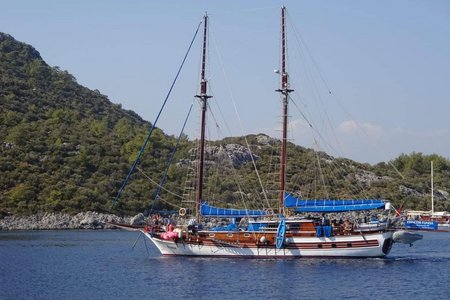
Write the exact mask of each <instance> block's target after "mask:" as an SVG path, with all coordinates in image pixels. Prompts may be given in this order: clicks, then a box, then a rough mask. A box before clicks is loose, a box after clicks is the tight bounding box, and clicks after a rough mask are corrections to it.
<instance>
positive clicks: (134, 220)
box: [0, 211, 144, 231]
mask: <svg viewBox="0 0 450 300" xmlns="http://www.w3.org/2000/svg"><path fill="white" fill-rule="evenodd" d="M143 219H144V216H143V215H142V214H139V215H137V216H134V217H119V216H116V215H113V214H103V213H97V212H92V211H88V212H82V213H78V214H76V215H69V214H64V213H39V214H35V215H30V216H14V215H13V216H6V217H4V218H2V219H0V230H2V231H8V230H64V229H66V230H67V229H114V228H115V227H114V226H112V225H110V224H108V222H112V223H118V224H130V225H136V224H139V223H142V220H143Z"/></svg>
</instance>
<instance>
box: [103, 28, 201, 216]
mask: <svg viewBox="0 0 450 300" xmlns="http://www.w3.org/2000/svg"><path fill="white" fill-rule="evenodd" d="M202 23H203V21H201V22H200V23H199V24H198V26H197V30H196V31H195V34H194V37H193V38H192V40H191V43H190V44H189V47H188V50H187V51H186V54H185V55H184V58H183V61H182V63H181V65H180V67H179V68H178V71H177V74H176V76H175V79H174V80H173V82H172V85H171V86H170V89H169V91H168V92H167V95H166V98H165V99H164V102H163V105H162V106H161V109H160V110H159V113H158V115H157V116H156V119H155V122H153V125H151V126H150V127H149V130H148V133H147V136H146V138H145V140H144V143H143V144H142V146H141V149H140V150H139V153H138V155H137V157H136V159H135V160H134V162H133V164H132V165H131V168H130V171H129V172H128V174H127V176H126V177H125V180H124V181H123V183H122V186H121V187H120V189H119V191H118V192H117V195H116V197H115V198H114V200H113V205H112V206H113V207H114V206H115V205H116V203H117V201H118V200H119V198H120V195H121V194H122V192H123V190H124V189H125V186H126V185H127V183H128V180H129V179H130V177H131V174H132V173H133V172H134V169H135V168H136V165H137V164H138V162H139V160H140V158H141V157H142V154H143V153H144V150H145V147H146V146H147V143H148V141H149V139H150V136H151V135H152V133H153V130H154V129H155V128H156V123H157V122H158V120H159V117H160V116H161V113H162V111H163V110H164V107H165V106H166V103H167V100H168V99H169V96H170V94H171V93H172V89H173V87H174V86H175V83H176V82H177V79H178V76H179V75H180V73H181V70H182V68H183V66H184V63H185V62H186V59H187V57H188V55H189V52H190V51H191V48H192V45H193V44H194V41H195V38H196V37H197V33H198V31H199V29H200V26H201V24H202Z"/></svg>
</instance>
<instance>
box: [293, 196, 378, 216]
mask: <svg viewBox="0 0 450 300" xmlns="http://www.w3.org/2000/svg"><path fill="white" fill-rule="evenodd" d="M384 205H385V202H384V201H383V200H378V199H356V200H328V199H327V200H309V199H298V198H296V197H294V196H292V195H290V194H288V193H285V194H284V206H285V207H286V208H295V211H296V212H343V211H357V210H371V209H380V208H384Z"/></svg>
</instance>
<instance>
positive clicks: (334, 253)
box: [141, 6, 418, 259]
mask: <svg viewBox="0 0 450 300" xmlns="http://www.w3.org/2000/svg"><path fill="white" fill-rule="evenodd" d="M285 20H286V8H285V7H284V6H283V7H282V8H281V67H280V70H279V71H277V72H276V73H278V74H279V75H280V77H281V78H280V83H281V86H280V88H279V89H277V90H276V91H277V92H278V93H279V94H280V95H281V101H282V107H283V108H282V124H283V125H282V137H281V168H280V173H281V174H280V177H279V193H278V207H275V208H265V209H260V210H249V209H245V208H244V209H234V208H220V207H215V206H212V205H209V204H208V202H207V201H206V200H205V199H204V197H203V193H202V192H203V177H204V168H205V166H204V161H205V114H206V112H207V109H208V100H209V98H211V96H210V95H208V81H207V79H206V77H205V61H206V54H207V32H208V15H207V14H205V16H204V17H203V39H202V57H201V78H200V89H199V93H198V95H196V96H195V97H196V98H198V99H199V102H200V106H201V127H200V141H199V146H198V152H199V157H200V158H199V161H198V164H197V182H196V187H195V188H196V196H195V207H194V209H193V211H192V215H191V216H188V214H189V210H187V209H185V208H181V209H180V211H179V215H180V218H183V220H185V222H179V223H178V224H172V223H170V224H168V223H164V222H161V221H158V219H156V221H155V222H151V223H150V224H148V225H147V226H145V227H144V228H142V229H141V232H142V233H143V234H144V235H145V237H146V238H148V239H149V240H150V241H151V242H153V244H154V245H155V246H156V247H157V248H158V250H159V251H160V252H161V254H162V255H164V256H204V257H245V258H283V259H284V258H301V257H383V256H385V255H387V254H388V253H389V252H390V250H391V248H392V245H393V243H394V239H393V234H394V232H395V229H394V228H393V227H392V226H391V223H390V222H389V218H388V219H387V220H385V222H374V223H372V224H357V223H353V224H352V223H350V221H349V220H345V222H343V223H342V224H336V223H334V224H333V223H331V220H329V219H328V218H327V214H329V213H334V214H339V213H348V212H352V211H366V210H376V209H378V210H388V211H390V210H391V205H390V203H389V202H388V201H385V200H379V199H372V200H371V199H356V200H353V199H349V200H333V199H314V200H310V199H303V198H301V197H295V196H294V195H293V194H291V193H289V192H288V191H286V190H285V186H286V185H285V180H286V167H287V165H286V152H287V151H286V147H287V127H288V126H287V123H288V122H287V116H288V104H289V94H290V93H292V92H294V90H293V89H291V88H290V84H289V76H288V73H287V70H286V30H285V26H286V25H285ZM298 213H311V214H315V215H316V216H317V215H321V216H322V217H321V219H320V220H318V219H316V218H308V217H302V216H299V215H298ZM388 216H389V215H388ZM207 218H221V219H228V220H230V222H229V223H228V224H224V225H223V226H216V227H214V228H212V227H210V226H208V225H207V222H206V220H207ZM417 239H418V238H417V237H415V236H412V237H410V236H408V237H406V236H405V234H403V235H402V234H400V238H398V239H397V240H398V242H405V243H407V244H411V243H412V242H413V241H414V240H417Z"/></svg>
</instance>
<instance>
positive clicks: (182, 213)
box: [178, 207, 186, 216]
mask: <svg viewBox="0 0 450 300" xmlns="http://www.w3.org/2000/svg"><path fill="white" fill-rule="evenodd" d="M178 214H179V215H180V216H185V215H186V208H184V207H182V208H180V210H179V211H178Z"/></svg>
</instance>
